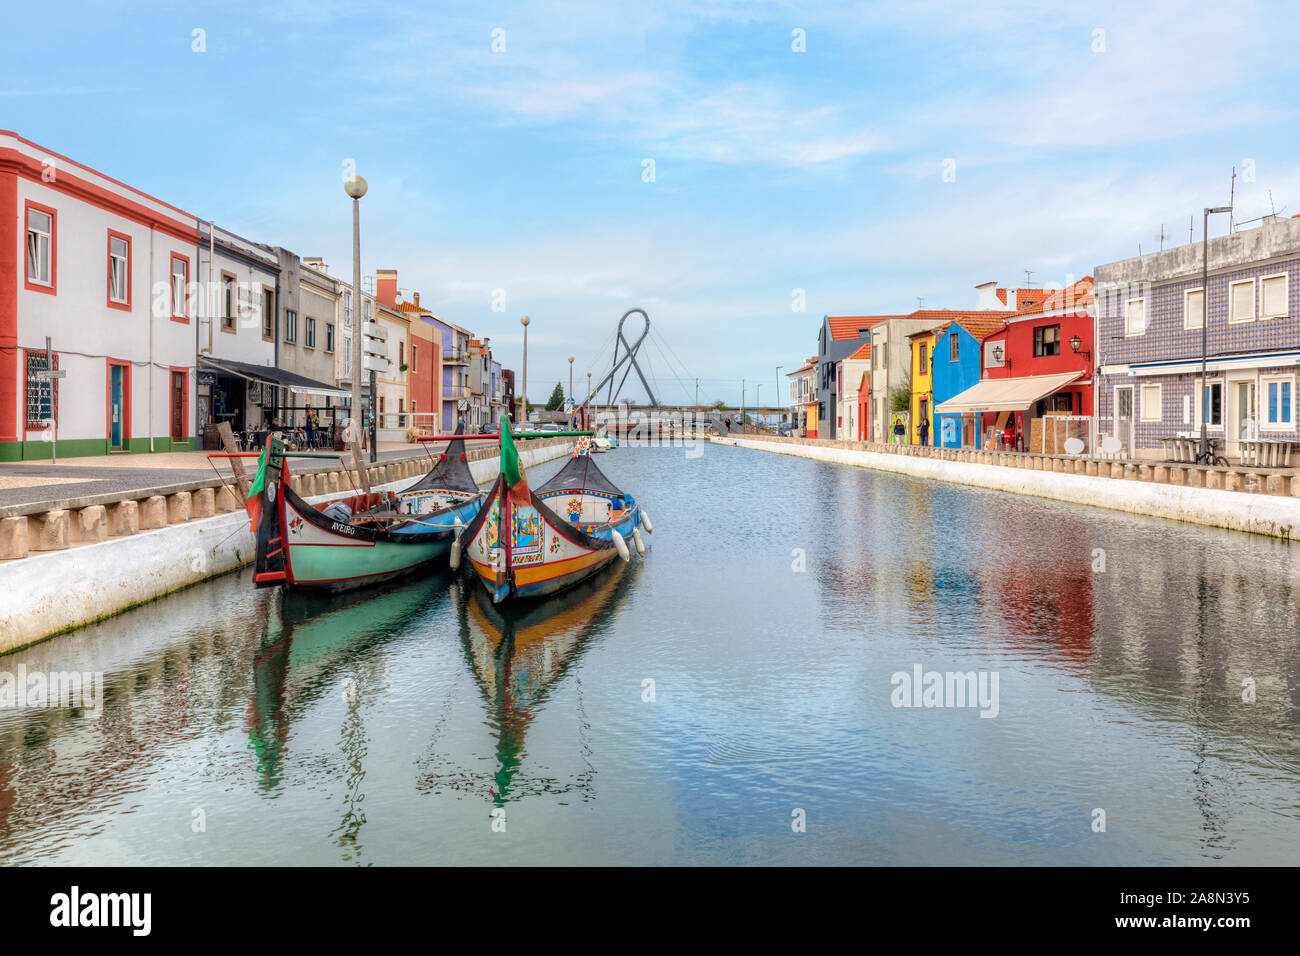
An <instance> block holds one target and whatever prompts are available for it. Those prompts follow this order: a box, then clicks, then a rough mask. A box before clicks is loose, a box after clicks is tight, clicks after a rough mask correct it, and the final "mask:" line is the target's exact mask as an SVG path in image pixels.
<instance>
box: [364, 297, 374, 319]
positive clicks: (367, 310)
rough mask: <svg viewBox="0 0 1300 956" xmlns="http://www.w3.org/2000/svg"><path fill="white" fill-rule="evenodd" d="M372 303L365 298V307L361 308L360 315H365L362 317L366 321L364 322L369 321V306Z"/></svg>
mask: <svg viewBox="0 0 1300 956" xmlns="http://www.w3.org/2000/svg"><path fill="white" fill-rule="evenodd" d="M372 305H374V303H373V302H371V301H370V300H369V299H366V304H365V308H364V309H363V310H362V315H363V316H364V317H365V318H364V321H366V322H369V321H370V316H371V311H370V309H371V306H372Z"/></svg>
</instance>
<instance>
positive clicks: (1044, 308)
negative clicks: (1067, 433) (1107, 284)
mask: <svg viewBox="0 0 1300 956" xmlns="http://www.w3.org/2000/svg"><path fill="white" fill-rule="evenodd" d="M1024 291H1032V292H1037V293H1039V294H1038V295H1034V296H1032V297H1030V298H1029V300H1028V303H1027V304H1022V305H1021V308H1020V309H1019V310H1018V311H1017V312H1016V314H1015V315H1014V316H1012V317H1011V318H1009V319H1006V320H1005V321H1006V325H1005V326H1004V327H1003V328H1001V329H999V330H997V331H994V332H992V333H990V334H989V335H987V336H986V337H985V338H984V342H983V350H982V353H983V354H982V356H981V365H982V368H983V375H982V379H983V381H982V382H981V385H983V382H986V381H996V382H1002V383H1004V384H1003V386H1002V391H1001V392H999V393H998V394H993V392H989V395H988V396H987V398H986V400H987V401H989V402H990V403H994V402H996V403H999V404H1001V405H1007V404H1015V405H1023V406H1024V407H1018V408H1014V409H1013V408H999V409H997V410H989V411H983V412H982V413H981V414H982V425H983V427H984V430H985V432H987V430H988V429H989V428H996V429H997V430H998V431H999V432H1002V433H1003V434H1004V435H1014V436H1015V438H1014V441H1016V442H1017V443H1018V444H1019V445H1020V446H1021V447H1023V448H1025V449H1027V450H1030V451H1036V450H1038V448H1037V447H1033V448H1031V447H1030V445H1031V444H1032V443H1033V442H1034V441H1036V440H1037V439H1036V437H1035V434H1034V429H1033V425H1032V423H1033V420H1034V419H1042V418H1044V417H1045V416H1048V415H1051V416H1054V417H1062V416H1064V417H1077V418H1090V417H1091V416H1092V414H1093V410H1094V404H1093V386H1094V378H1095V376H1094V375H1093V371H1092V370H1093V366H1094V365H1095V364H1096V354H1097V350H1096V348H1095V346H1094V344H1093V315H1092V312H1093V308H1092V306H1093V296H1092V276H1085V277H1084V278H1082V279H1080V280H1079V281H1078V282H1076V283H1074V285H1072V286H1070V287H1069V288H1066V289H1060V290H1056V291H1048V290H1041V289H1040V290H1022V294H1021V297H1022V298H1024V296H1023V293H1024ZM1006 385H1012V386H1013V387H1015V388H1016V389H1017V392H1016V395H1015V396H1014V401H1012V397H1011V394H1010V393H1009V392H1007V391H1006ZM1002 399H1006V401H1001V400H1002ZM1076 431H1077V432H1082V433H1086V432H1087V427H1086V424H1084V423H1078V424H1076V425H1075V426H1074V427H1073V429H1072V433H1073V432H1076ZM1004 443H1005V439H1004ZM1049 450H1050V449H1049Z"/></svg>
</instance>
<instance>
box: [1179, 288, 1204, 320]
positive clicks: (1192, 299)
mask: <svg viewBox="0 0 1300 956" xmlns="http://www.w3.org/2000/svg"><path fill="white" fill-rule="evenodd" d="M1204 324H1205V290H1204V289H1188V290H1187V292H1185V293H1184V294H1183V328H1185V329H1199V328H1201V327H1202V326H1203V325H1204Z"/></svg>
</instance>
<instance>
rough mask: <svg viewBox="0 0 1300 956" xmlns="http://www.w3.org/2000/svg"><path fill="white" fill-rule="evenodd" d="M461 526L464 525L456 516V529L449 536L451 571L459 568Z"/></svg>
mask: <svg viewBox="0 0 1300 956" xmlns="http://www.w3.org/2000/svg"><path fill="white" fill-rule="evenodd" d="M463 527H464V525H463V524H462V523H461V520H460V518H459V517H458V518H457V519H456V530H455V532H454V533H453V534H452V538H451V558H450V559H449V563H450V564H451V569H452V570H453V571H457V570H459V569H460V533H461V530H462V529H463Z"/></svg>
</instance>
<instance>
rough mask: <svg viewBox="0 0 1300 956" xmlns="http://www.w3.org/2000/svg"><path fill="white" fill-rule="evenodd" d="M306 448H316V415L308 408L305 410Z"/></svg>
mask: <svg viewBox="0 0 1300 956" xmlns="http://www.w3.org/2000/svg"><path fill="white" fill-rule="evenodd" d="M307 447H308V448H312V449H314V448H315V447H316V415H315V414H314V413H313V412H312V410H311V409H310V408H309V409H307Z"/></svg>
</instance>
